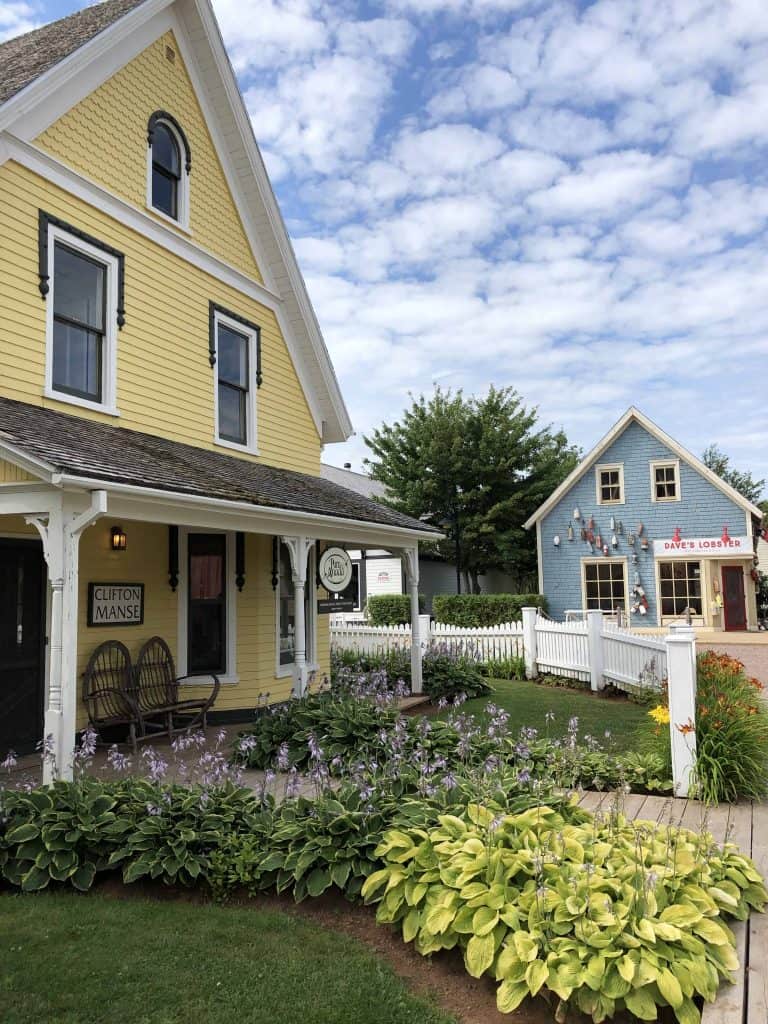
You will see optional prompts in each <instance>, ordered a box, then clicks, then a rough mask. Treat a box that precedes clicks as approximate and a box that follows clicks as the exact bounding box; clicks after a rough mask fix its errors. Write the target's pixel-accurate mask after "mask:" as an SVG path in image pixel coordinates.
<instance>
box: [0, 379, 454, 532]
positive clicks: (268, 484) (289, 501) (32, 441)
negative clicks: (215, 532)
mask: <svg viewBox="0 0 768 1024" xmlns="http://www.w3.org/2000/svg"><path fill="white" fill-rule="evenodd" d="M4 442H5V443H6V445H7V446H8V449H7V450H8V451H11V450H15V451H16V452H17V453H18V454H19V455H21V456H27V457H28V458H30V459H33V460H35V462H36V463H37V464H40V465H41V470H42V471H44V472H45V471H47V473H48V474H50V475H51V476H53V475H55V474H57V473H61V474H65V475H67V476H70V477H81V478H82V479H83V480H84V481H85V480H88V481H89V482H90V481H93V480H98V481H100V482H102V481H103V483H104V484H105V486H108V485H109V484H110V483H116V484H129V485H131V486H133V487H138V488H142V487H144V488H148V489H152V490H161V491H167V492H168V493H169V496H170V495H171V494H173V493H177V494H189V495H197V496H201V497H204V498H209V499H213V500H220V501H234V502H246V503H249V504H252V505H258V506H261V507H264V506H267V507H271V508H275V509H289V510H292V511H296V512H305V513H309V514H314V515H322V516H332V517H338V518H341V519H346V520H350V519H351V520H357V521H359V522H361V523H371V524H375V525H380V526H389V527H399V528H401V529H406V530H410V531H414V532H419V533H423V534H425V535H428V536H429V535H432V536H434V535H438V536H439V535H440V534H439V531H438V530H436V529H435V528H433V527H431V526H427V525H426V524H425V523H423V522H421V521H420V520H418V519H413V518H411V517H410V516H406V515H403V514H402V513H400V512H396V511H395V510H394V509H391V508H388V507H387V506H386V505H381V504H379V503H378V502H376V501H371V500H370V499H369V498H366V497H364V496H363V495H361V494H357V493H355V492H354V491H350V490H347V489H346V488H344V487H340V486H339V485H338V484H335V483H333V482H332V481H330V480H324V479H322V477H319V476H310V475H309V474H307V473H297V472H295V471H293V470H289V469H278V468H276V467H274V466H268V465H265V464H264V463H257V462H251V461H250V460H247V459H242V458H238V457H237V456H234V455H224V454H223V453H219V452H213V451H208V450H207V449H205V448H197V447H195V446H193V445H188V444H182V443H181V442H179V441H170V440H168V439H167V438H163V437H155V436H154V435H152V434H143V433H140V432H139V431H136V430H126V429H125V428H124V427H113V426H109V425H107V424H104V423H97V422H94V421H92V420H84V419H82V418H80V417H79V416H73V415H70V414H67V413H60V412H54V411H53V410H51V409H41V408H38V407H37V406H33V405H27V404H26V403H24V402H17V401H14V400H13V399H8V398H0V452H1V451H2V448H3V443H4ZM10 457H11V458H13V455H12V454H11V455H10ZM54 482H55V481H54ZM88 486H91V484H90V483H89V485H88ZM425 539H426V538H425Z"/></svg>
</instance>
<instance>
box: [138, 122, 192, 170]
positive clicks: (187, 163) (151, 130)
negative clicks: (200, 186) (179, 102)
mask: <svg viewBox="0 0 768 1024" xmlns="http://www.w3.org/2000/svg"><path fill="white" fill-rule="evenodd" d="M158 121H161V122H162V121H167V122H168V124H170V125H171V126H172V127H173V128H174V130H175V131H176V132H177V134H178V136H179V138H180V139H181V144H182V146H183V148H184V167H185V169H186V172H187V174H189V172H190V171H191V170H192V150H191V149H190V148H189V140H188V139H187V136H186V135H185V134H184V129H183V128H182V127H181V125H180V124H179V122H178V121H177V120H176V118H175V117H174V116H173V114H169V113H168V111H167V110H156V111H155V112H154V114H152V116H151V117H150V119H149V122H148V124H147V145H148V146H151V145H152V139H153V138H154V137H155V129H156V128H157V123H158Z"/></svg>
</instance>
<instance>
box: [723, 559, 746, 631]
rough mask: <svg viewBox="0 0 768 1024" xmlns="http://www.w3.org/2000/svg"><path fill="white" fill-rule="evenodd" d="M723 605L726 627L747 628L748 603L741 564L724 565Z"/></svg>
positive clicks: (734, 628)
mask: <svg viewBox="0 0 768 1024" xmlns="http://www.w3.org/2000/svg"><path fill="white" fill-rule="evenodd" d="M723 606H724V608H725V628H726V629H729V630H730V629H733V630H737V629H746V628H747V604H746V601H745V600H744V570H743V569H742V568H741V566H740V565H724V566H723Z"/></svg>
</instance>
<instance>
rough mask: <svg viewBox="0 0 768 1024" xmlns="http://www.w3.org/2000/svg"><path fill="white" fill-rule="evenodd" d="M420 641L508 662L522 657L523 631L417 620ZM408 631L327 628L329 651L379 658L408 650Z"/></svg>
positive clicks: (402, 628)
mask: <svg viewBox="0 0 768 1024" xmlns="http://www.w3.org/2000/svg"><path fill="white" fill-rule="evenodd" d="M421 621H422V625H421V640H422V644H423V645H424V646H425V647H426V646H429V645H430V644H434V645H437V646H440V647H442V648H444V649H446V650H449V651H451V652H452V653H468V654H472V655H473V656H474V657H476V658H477V659H478V660H479V661H484V662H485V661H493V660H495V659H498V658H510V657H513V656H515V655H517V656H522V653H523V627H522V624H521V623H519V622H508V623H506V624H504V625H501V626H487V627H481V628H478V629H471V628H469V627H462V626H448V625H446V624H445V623H442V622H430V623H429V630H428V632H427V617H426V616H422V617H421ZM410 646H411V627H410V625H404V626H369V625H362V626H361V625H357V624H353V623H332V624H331V647H332V648H334V649H336V650H351V651H358V652H359V653H360V654H383V653H385V652H386V651H391V650H394V649H396V648H410Z"/></svg>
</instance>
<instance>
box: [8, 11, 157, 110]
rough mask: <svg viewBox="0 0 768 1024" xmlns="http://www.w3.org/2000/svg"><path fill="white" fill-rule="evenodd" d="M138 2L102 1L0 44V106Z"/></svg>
mask: <svg viewBox="0 0 768 1024" xmlns="http://www.w3.org/2000/svg"><path fill="white" fill-rule="evenodd" d="M141 3H143V0H105V2H104V3H100V4H96V5H95V6H93V7H86V8H85V10H82V11H77V12H76V13H75V14H70V15H68V16H67V17H66V18H60V19H59V20H58V21H52V22H50V24H48V25H43V27H42V28H38V29H35V30H34V31H33V32H27V33H26V34H25V35H23V36H17V37H16V38H15V39H9V40H7V41H6V42H4V43H0V103H4V102H5V101H6V100H7V99H10V97H11V96H15V95H16V93H17V92H20V91H21V90H22V89H23V88H24V87H25V86H27V85H29V84H30V82H34V80H35V79H36V78H39V77H40V75H42V74H44V73H45V72H46V71H48V69H49V68H52V67H53V66H54V64H58V63H59V61H61V60H64V58H65V57H68V56H69V55H70V54H71V53H74V51H75V50H78V49H79V48H80V47H81V46H83V45H84V44H85V43H87V42H89V40H91V39H93V37H94V36H96V35H98V34H99V32H102V31H103V30H104V29H105V28H108V27H109V26H110V25H111V24H112V23H113V22H115V21H117V20H118V18H122V16H123V15H124V14H127V13H128V11H132V10H133V8H134V7H138V6H139V4H141Z"/></svg>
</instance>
